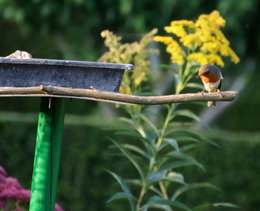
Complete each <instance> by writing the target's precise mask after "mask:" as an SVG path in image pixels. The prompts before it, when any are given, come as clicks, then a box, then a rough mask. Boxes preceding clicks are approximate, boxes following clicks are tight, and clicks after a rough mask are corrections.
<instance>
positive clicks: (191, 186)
mask: <svg viewBox="0 0 260 211" xmlns="http://www.w3.org/2000/svg"><path fill="white" fill-rule="evenodd" d="M198 188H210V189H214V190H217V191H221V190H220V189H219V188H218V187H216V186H215V185H212V184H210V183H206V182H203V183H195V184H188V185H187V186H184V187H181V188H179V189H178V190H177V191H176V192H175V193H174V195H173V196H172V198H171V199H172V200H176V199H177V197H179V196H180V195H182V194H183V193H185V192H187V191H190V190H194V189H198Z"/></svg>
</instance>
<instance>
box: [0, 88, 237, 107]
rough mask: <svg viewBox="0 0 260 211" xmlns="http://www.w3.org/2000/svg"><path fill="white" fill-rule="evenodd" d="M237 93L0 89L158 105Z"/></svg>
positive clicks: (15, 93)
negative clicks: (138, 94) (166, 93)
mask: <svg viewBox="0 0 260 211" xmlns="http://www.w3.org/2000/svg"><path fill="white" fill-rule="evenodd" d="M237 94H238V93H237V92H235V91H225V92H222V96H220V95H219V94H218V93H204V94H203V95H202V94H201V93H191V94H178V95H164V96H135V95H126V94H120V93H114V92H103V91H98V90H90V89H74V88H64V87H55V86H43V85H40V86H38V87H0V97H1V96H3V97H4V96H14V97H15V96H46V97H71V98H81V99H92V100H97V101H99V100H100V101H110V102H115V103H127V104H141V105H158V104H170V103H184V102H198V101H232V100H234V99H235V97H236V96H237Z"/></svg>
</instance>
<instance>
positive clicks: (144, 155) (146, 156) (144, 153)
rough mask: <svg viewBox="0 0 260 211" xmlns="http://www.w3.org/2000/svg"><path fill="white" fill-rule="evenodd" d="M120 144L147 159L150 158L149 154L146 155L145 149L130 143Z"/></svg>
mask: <svg viewBox="0 0 260 211" xmlns="http://www.w3.org/2000/svg"><path fill="white" fill-rule="evenodd" d="M122 146H123V147H124V148H126V149H128V150H131V151H133V152H136V153H138V154H140V155H142V156H143V157H145V158H147V159H148V160H149V159H150V156H149V155H147V153H146V152H145V151H143V150H142V149H141V148H140V147H137V146H135V145H132V144H123V145H122Z"/></svg>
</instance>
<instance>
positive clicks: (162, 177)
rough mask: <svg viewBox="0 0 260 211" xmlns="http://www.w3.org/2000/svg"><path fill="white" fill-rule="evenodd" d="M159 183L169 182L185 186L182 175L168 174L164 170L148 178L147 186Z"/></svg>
mask: <svg viewBox="0 0 260 211" xmlns="http://www.w3.org/2000/svg"><path fill="white" fill-rule="evenodd" d="M160 181H169V182H177V183H181V184H185V182H184V178H183V175H182V174H179V173H176V172H168V171H166V170H162V171H157V172H154V173H152V174H151V176H150V177H149V178H148V183H149V185H153V184H154V183H157V182H160Z"/></svg>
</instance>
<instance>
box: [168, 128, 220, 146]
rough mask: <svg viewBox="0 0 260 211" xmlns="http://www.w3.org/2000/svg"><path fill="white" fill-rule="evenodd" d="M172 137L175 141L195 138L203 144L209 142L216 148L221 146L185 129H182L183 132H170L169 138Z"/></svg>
mask: <svg viewBox="0 0 260 211" xmlns="http://www.w3.org/2000/svg"><path fill="white" fill-rule="evenodd" d="M170 135H172V136H173V137H174V138H175V139H177V140H178V138H183V137H192V138H195V139H197V140H199V141H203V142H207V143H210V144H212V145H214V146H217V147H218V146H219V145H218V144H216V143H215V142H214V141H211V140H209V139H208V138H206V137H203V136H201V135H199V134H197V133H195V132H192V131H189V130H185V129H181V130H172V131H170V132H169V133H168V134H167V136H170Z"/></svg>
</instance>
